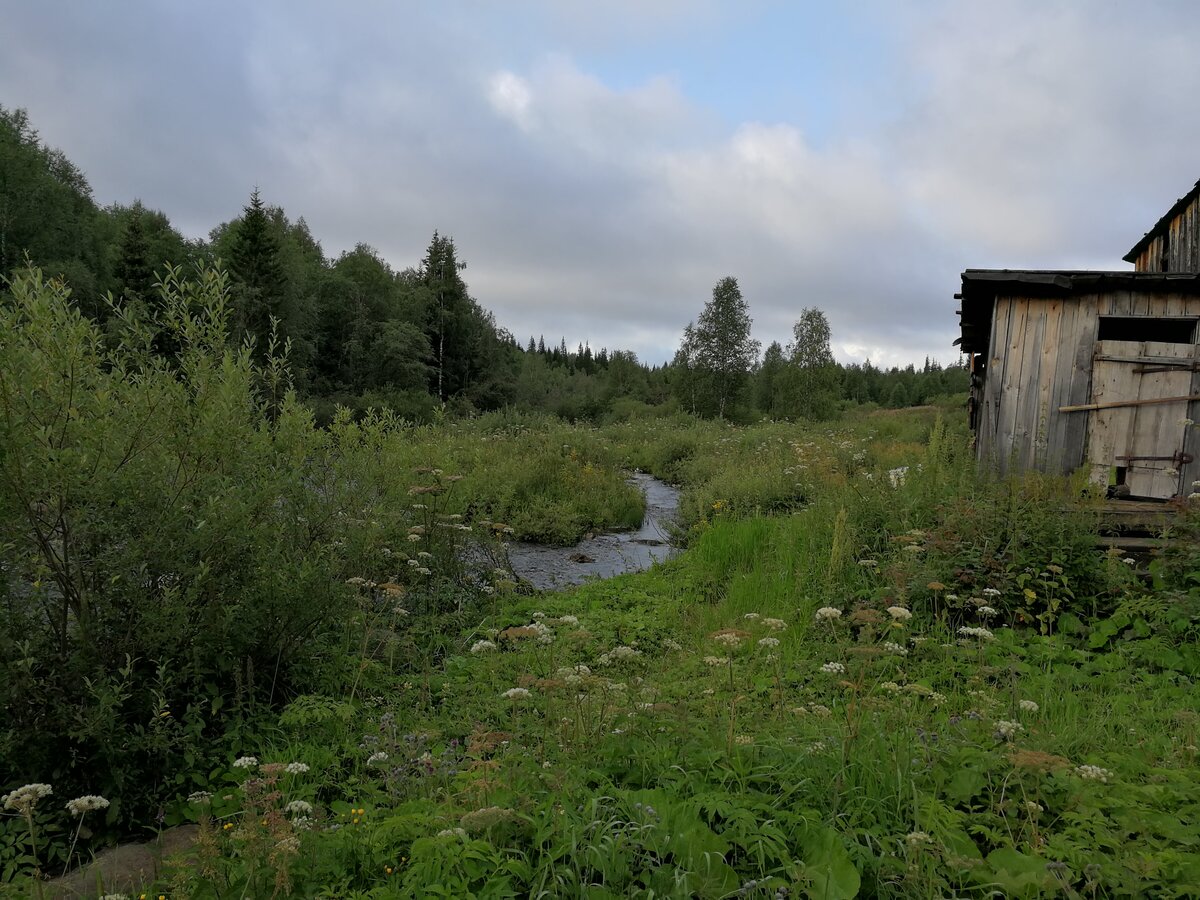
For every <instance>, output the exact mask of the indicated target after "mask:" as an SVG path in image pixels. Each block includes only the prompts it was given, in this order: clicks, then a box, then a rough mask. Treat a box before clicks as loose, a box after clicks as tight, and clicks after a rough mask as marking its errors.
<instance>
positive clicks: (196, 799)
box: [187, 791, 212, 806]
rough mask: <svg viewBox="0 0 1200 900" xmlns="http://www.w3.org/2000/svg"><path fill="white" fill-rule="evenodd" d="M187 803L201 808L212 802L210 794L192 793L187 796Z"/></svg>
mask: <svg viewBox="0 0 1200 900" xmlns="http://www.w3.org/2000/svg"><path fill="white" fill-rule="evenodd" d="M187 802H188V803H194V804H195V805H196V806H203V805H204V804H206V803H211V802H212V794H211V793H209V792H208V791H193V792H192V793H190V794H188V798H187Z"/></svg>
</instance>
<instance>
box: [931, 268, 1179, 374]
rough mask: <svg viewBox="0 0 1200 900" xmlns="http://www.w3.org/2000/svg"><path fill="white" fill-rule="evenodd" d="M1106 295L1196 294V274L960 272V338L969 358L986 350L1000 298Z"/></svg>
mask: <svg viewBox="0 0 1200 900" xmlns="http://www.w3.org/2000/svg"><path fill="white" fill-rule="evenodd" d="M1108 291H1137V292H1139V293H1146V294H1200V273H1193V272H1093V271H1081V270H1069V269H1066V270H1064V269H967V270H966V271H965V272H963V273H962V293H960V294H958V295H957V296H958V297H959V298H960V299H961V300H962V308H961V309H960V310H959V326H960V329H961V332H962V333H961V336H960V337H959V338H958V340H956V341H955V342H954V343H956V344H960V345H961V346H962V349H963V350H964V351H966V352H968V353H982V352H986V351H987V345H988V337H989V336H990V335H991V331H992V307H993V306H994V305H995V302H996V298H997V297H999V296H1009V297H1028V298H1034V299H1045V300H1062V299H1066V298H1072V297H1075V298H1079V297H1084V296H1087V295H1095V294H1100V293H1105V292H1108Z"/></svg>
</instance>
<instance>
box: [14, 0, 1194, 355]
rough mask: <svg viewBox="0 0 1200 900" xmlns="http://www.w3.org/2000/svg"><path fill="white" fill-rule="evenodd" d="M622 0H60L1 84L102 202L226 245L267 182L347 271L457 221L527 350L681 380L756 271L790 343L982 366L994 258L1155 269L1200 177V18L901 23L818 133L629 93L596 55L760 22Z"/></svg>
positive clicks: (23, 16)
mask: <svg viewBox="0 0 1200 900" xmlns="http://www.w3.org/2000/svg"><path fill="white" fill-rule="evenodd" d="M621 3H622V4H624V5H626V6H628V10H627V13H628V15H626V16H624V17H621V16H616V15H614V14H613V10H612V9H611V8H608V7H606V8H605V12H604V13H601V12H598V11H597V10H598V9H599V7H597V6H595V5H591V4H561V3H557V2H551V0H539V2H531V3H528V4H523V5H520V6H505V7H503V8H501V7H499V6H497V5H494V4H488V3H468V4H464V5H462V6H454V7H447V8H445V9H440V8H435V7H421V6H417V7H411V8H405V9H400V8H398V7H396V6H395V5H392V4H386V3H369V4H351V5H345V6H341V7H330V6H327V5H322V4H312V3H296V4H283V3H260V4H254V5H246V4H236V3H232V2H226V3H221V4H217V5H216V6H212V5H206V6H204V7H199V6H188V5H167V4H160V3H151V2H139V3H127V4H123V5H121V6H102V5H99V4H90V5H89V4H75V3H67V2H64V0H48V2H44V3H39V4H36V5H33V4H31V5H28V6H27V7H25V8H23V9H18V10H15V11H13V12H12V13H11V14H10V15H9V16H8V19H7V21H6V27H7V28H8V30H9V31H10V34H11V35H12V41H11V43H12V47H13V52H11V53H6V54H5V55H3V56H0V84H2V85H3V86H4V94H5V97H4V99H3V102H5V103H6V104H7V105H19V106H27V107H29V109H30V112H31V115H32V117H33V119H34V122H35V124H37V125H38V126H39V127H40V128H41V129H42V131H43V135H44V137H45V138H46V139H48V140H49V141H50V142H51V143H54V144H56V145H58V146H61V147H62V148H63V149H64V150H65V151H66V152H67V154H68V155H69V156H70V157H71V158H72V159H74V160H75V161H76V162H77V163H78V164H79V165H80V166H81V167H82V168H83V169H84V170H85V171H86V172H87V174H88V176H89V178H90V180H91V182H92V184H93V186H94V188H95V190H96V194H97V198H98V199H99V200H100V201H101V202H105V203H107V202H113V201H120V202H128V201H130V200H132V199H133V198H134V197H141V198H143V199H144V200H145V201H146V202H148V203H150V204H151V205H154V206H158V207H160V208H162V209H164V210H165V211H166V212H167V213H168V214H169V215H171V217H172V219H173V220H174V221H175V222H176V224H177V225H179V226H180V227H182V228H183V229H184V230H185V231H187V232H189V233H191V234H203V233H205V232H206V231H207V230H208V229H209V228H210V227H212V226H213V225H216V224H217V223H218V222H220V221H222V220H226V219H229V218H231V217H232V216H234V215H237V214H238V212H239V210H240V208H241V206H242V204H243V203H244V202H245V199H246V195H247V194H248V192H249V190H250V188H251V187H252V186H253V185H255V184H258V185H259V186H261V188H262V189H263V193H264V196H265V197H266V199H267V200H268V202H271V203H278V204H280V205H282V206H284V207H285V209H286V210H287V211H288V213H289V214H290V215H292V216H293V217H296V216H299V215H303V216H304V217H305V218H306V220H307V221H308V223H309V225H310V226H311V227H312V229H313V231H314V233H315V234H316V236H317V237H318V239H320V240H321V242H322V244H323V246H324V247H325V250H326V252H327V253H330V254H332V255H336V254H337V253H338V252H340V251H341V250H344V249H348V248H350V247H352V246H353V245H354V244H355V243H357V242H359V241H364V242H367V243H370V244H372V245H374V246H376V247H377V248H379V249H380V251H381V252H382V253H383V254H384V255H385V256H386V257H387V258H388V259H389V260H390V261H391V262H392V263H393V265H395V266H397V267H398V268H403V267H405V266H408V265H413V264H415V263H416V262H417V261H418V260H419V259H420V257H421V255H422V253H423V251H424V248H425V245H426V244H427V242H428V240H429V236H430V234H431V233H432V231H433V230H434V228H438V229H440V230H441V231H443V232H444V233H449V234H452V235H453V236H454V237H455V238H456V240H457V242H458V244H459V247H460V252H461V254H462V256H463V258H464V259H466V261H467V262H468V264H469V266H468V269H467V271H466V277H467V280H468V283H469V284H470V287H471V290H472V293H473V294H474V295H475V296H476V297H477V298H478V299H479V301H480V302H481V303H482V304H483V305H484V306H486V307H488V308H490V309H492V310H493V311H495V313H496V317H497V320H498V322H499V323H500V324H501V325H503V326H505V327H507V328H509V329H510V330H511V331H512V332H513V333H514V334H515V335H516V336H517V337H518V339H520V340H522V341H523V340H525V339H526V338H527V337H528V335H529V334H530V333H532V334H535V335H537V334H544V335H545V336H546V339H547V340H548V341H551V340H552V341H555V342H557V340H558V339H559V337H565V338H566V340H567V342H568V344H570V345H571V346H574V345H575V344H577V343H579V342H580V341H588V342H590V343H591V345H592V346H593V347H600V346H608V347H609V348H627V349H632V350H634V351H635V352H637V353H638V354H639V356H641V358H643V359H644V360H646V361H650V362H655V361H663V360H666V359H669V358H670V356H671V355H672V353H673V350H674V347H675V344H676V342H677V340H678V337H679V334H680V332H681V331H682V328H683V326H684V325H685V324H686V323H687V322H688V321H689V320H691V319H694V318H695V317H696V315H697V314H698V313H699V312H700V309H701V307H702V306H703V304H704V302H705V301H706V300H707V299H708V297H709V295H710V293H711V289H712V285H713V284H714V283H715V282H716V280H717V279H718V278H720V277H722V276H723V275H726V274H732V275H735V276H736V277H738V279H739V281H740V283H741V285H742V289H743V292H744V293H745V295H746V297H747V299H748V301H749V302H750V305H751V314H752V315H753V317H754V319H755V323H756V324H755V331H756V336H757V337H759V338H760V339H761V340H762V341H763V342H764V344H765V343H767V342H769V341H771V340H780V341H781V342H786V340H787V338H788V336H789V334H790V329H791V323H792V322H793V321H794V319H795V318H796V316H797V315H798V314H799V311H800V309H802V308H803V307H804V306H813V305H815V306H819V307H821V308H823V309H825V310H826V311H827V312H828V314H829V316H830V320H831V323H832V325H833V332H834V343H835V347H836V348H838V349H839V355H840V356H841V357H842V358H843V359H852V358H854V356H855V355H856V354H859V353H863V352H870V353H871V355H872V359H873V360H874V361H876V362H879V363H885V364H892V363H897V364H903V363H905V362H908V361H919V360H920V359H921V358H922V357H924V356H925V355H933V356H936V357H939V358H941V359H942V360H949V359H952V358H953V357H954V351H953V349H952V347H951V341H952V340H953V338H954V335H955V325H956V319H955V316H954V309H955V306H956V304H955V302H954V300H953V298H952V294H953V293H954V291H955V290H956V289H957V283H958V273H959V272H960V271H961V270H962V269H963V268H965V267H967V266H1015V267H1019V266H1070V265H1080V264H1082V265H1089V266H1112V265H1118V266H1120V265H1123V264H1121V263H1120V262H1119V257H1120V255H1121V254H1122V253H1123V252H1124V250H1125V249H1127V248H1128V247H1129V246H1130V245H1132V243H1133V242H1134V241H1135V240H1136V239H1137V238H1138V237H1139V236H1140V235H1141V233H1142V232H1143V231H1144V230H1145V229H1146V228H1147V227H1149V225H1150V224H1152V223H1153V221H1154V220H1155V219H1156V218H1157V217H1158V215H1159V214H1161V212H1162V211H1163V210H1165V208H1166V206H1167V205H1169V203H1170V202H1171V201H1172V200H1173V199H1174V198H1175V197H1176V196H1178V194H1179V193H1181V192H1182V191H1184V190H1186V188H1187V187H1188V186H1189V185H1190V184H1191V183H1192V182H1193V181H1194V180H1195V178H1196V176H1197V174H1198V173H1197V172H1196V171H1195V170H1194V166H1195V161H1194V152H1193V148H1194V147H1195V146H1196V142H1197V138H1198V137H1200V123H1198V122H1197V119H1196V117H1195V116H1194V115H1193V114H1191V113H1190V111H1189V110H1187V109H1184V108H1183V106H1182V105H1181V101H1180V99H1179V98H1180V97H1190V96H1195V95H1196V94H1197V93H1200V91H1198V90H1197V89H1198V88H1200V68H1198V67H1196V66H1194V65H1192V64H1191V63H1190V60H1191V58H1192V53H1191V48H1192V47H1194V46H1195V42H1196V38H1197V36H1198V32H1200V24H1197V23H1196V21H1195V17H1194V16H1192V15H1191V12H1190V10H1191V7H1190V6H1189V5H1187V4H1180V5H1173V4H1158V5H1155V7H1154V8H1153V9H1150V10H1149V11H1144V10H1142V5H1141V4H1111V5H1106V6H1104V7H1098V6H1097V5H1096V4H1092V3H1084V2H1075V3H1070V2H1067V3H1061V4H1054V5H1051V6H1049V7H1047V5H1046V4H1044V3H1034V2H1032V0H1007V2H998V3H992V4H988V5H987V6H986V7H985V6H983V5H974V4H961V3H951V2H949V0H945V2H933V3H927V4H921V5H918V6H907V5H906V6H904V7H898V6H896V5H894V4H884V3H878V4H876V6H875V7H874V8H873V15H874V17H875V18H876V19H877V20H878V22H879V23H880V24H879V27H881V28H886V29H889V33H890V35H891V42H892V46H893V56H892V58H889V59H884V60H881V61H879V62H878V65H877V68H878V71H877V72H876V77H877V78H878V80H879V82H880V85H879V87H878V89H877V90H875V91H874V92H872V90H870V89H868V88H867V87H865V86H862V87H847V86H836V85H835V86H832V87H831V88H830V90H832V91H834V92H835V94H836V96H838V97H841V98H845V101H844V103H843V104H842V106H841V108H839V110H838V114H837V116H836V121H837V130H836V131H834V132H832V133H828V134H823V135H821V137H820V140H819V141H815V140H813V139H812V138H810V136H809V135H807V134H806V133H805V130H804V127H803V123H799V122H788V121H763V122H744V123H742V124H741V125H740V126H736V127H733V128H729V127H728V126H726V125H724V124H723V123H722V122H721V120H720V119H719V118H718V117H717V116H716V115H715V114H714V113H713V112H712V111H711V110H707V109H705V108H704V106H703V105H702V103H701V102H700V101H698V100H697V99H696V98H694V97H691V96H689V95H688V94H687V93H686V91H685V88H684V86H682V85H681V84H679V83H677V82H676V81H675V80H673V79H672V78H670V77H668V76H666V75H661V76H651V77H647V78H646V79H645V80H644V81H643V82H642V83H640V84H637V85H634V86H632V87H622V88H620V89H617V88H614V87H612V86H610V85H608V84H605V83H604V82H603V81H602V80H601V79H600V78H599V77H597V76H596V75H595V74H594V73H591V72H589V71H588V69H587V67H586V66H584V65H582V64H580V63H578V62H577V61H576V60H577V59H578V58H579V56H580V55H583V56H586V52H585V51H586V50H587V49H588V48H592V47H597V46H604V47H613V46H623V45H626V44H629V45H635V44H636V45H638V46H649V45H650V43H651V42H652V41H653V34H654V30H655V29H656V28H662V27H668V26H669V27H673V28H680V29H695V30H697V31H698V32H699V31H703V30H705V29H712V28H718V27H719V26H720V23H721V21H722V20H723V18H724V17H728V16H732V15H736V14H737V9H738V7H737V6H735V5H732V4H731V5H722V4H717V3H706V4H705V5H704V6H703V7H699V8H698V7H697V6H695V5H694V4H691V3H683V2H676V0H665V2H662V3H656V4H647V3H642V2H637V3H635V2H633V0H621ZM573 52H574V53H576V54H577V55H572V54H573ZM1164 85H1168V86H1170V89H1169V90H1164V89H1163V86H1164Z"/></svg>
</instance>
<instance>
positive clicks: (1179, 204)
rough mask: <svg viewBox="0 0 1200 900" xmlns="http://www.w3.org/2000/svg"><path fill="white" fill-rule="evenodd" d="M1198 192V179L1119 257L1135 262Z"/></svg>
mask: <svg viewBox="0 0 1200 900" xmlns="http://www.w3.org/2000/svg"><path fill="white" fill-rule="evenodd" d="M1198 194H1200V181H1197V182H1196V183H1195V184H1194V185H1193V186H1192V189H1191V190H1190V191H1188V192H1187V193H1186V194H1184V195H1183V196H1182V197H1180V198H1179V199H1178V200H1176V201H1175V204H1174V205H1173V206H1172V207H1171V208H1170V209H1168V210H1167V212H1166V214H1165V215H1164V216H1163V217H1162V218H1161V219H1159V220H1158V221H1157V222H1155V223H1154V227H1153V228H1151V229H1150V230H1149V231H1147V232H1146V233H1145V234H1144V235H1142V239H1141V240H1140V241H1138V242H1137V243H1136V244H1134V245H1133V249H1132V250H1130V251H1129V252H1128V253H1126V254H1125V255H1124V256H1123V257H1121V258H1122V259H1123V260H1125V262H1128V263H1131V262H1137V258H1138V256H1139V255H1141V252H1142V251H1143V250H1145V249H1146V248H1147V247H1149V246H1150V242H1151V241H1152V240H1154V239H1155V238H1156V237H1158V235H1159V234H1160V233H1162V232H1163V231H1165V230H1166V228H1167V226H1168V225H1170V224H1171V220H1172V219H1173V218H1175V217H1176V216H1177V215H1179V214H1180V213H1181V212H1183V211H1184V209H1186V208H1187V205H1188V204H1189V203H1191V202H1192V201H1193V200H1195V199H1196V196H1197V195H1198Z"/></svg>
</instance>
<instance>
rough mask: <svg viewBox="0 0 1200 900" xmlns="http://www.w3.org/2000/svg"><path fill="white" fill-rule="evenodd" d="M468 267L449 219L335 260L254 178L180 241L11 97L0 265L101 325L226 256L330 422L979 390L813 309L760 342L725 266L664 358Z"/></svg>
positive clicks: (239, 327) (768, 407)
mask: <svg viewBox="0 0 1200 900" xmlns="http://www.w3.org/2000/svg"><path fill="white" fill-rule="evenodd" d="M465 265H466V264H465V262H464V260H463V258H462V255H461V254H460V252H459V248H458V247H457V246H456V245H455V243H454V240H453V238H452V237H451V236H449V235H444V234H439V233H437V232H434V234H433V236H432V238H431V239H430V242H429V245H428V247H427V249H426V251H425V255H424V256H423V258H422V259H420V260H419V261H416V262H415V264H414V265H412V266H409V267H406V268H404V269H400V270H397V269H395V268H393V266H391V265H390V264H389V263H388V262H387V261H386V260H385V259H383V258H382V257H381V256H380V254H379V253H378V251H376V250H375V249H374V248H373V247H371V246H370V245H369V244H366V243H360V244H358V245H356V246H355V247H354V249H352V250H348V251H345V252H343V253H341V254H340V255H338V256H337V257H336V258H331V257H329V256H327V255H326V253H325V252H324V250H323V249H322V247H321V245H320V243H319V242H318V241H317V239H316V238H315V237H314V236H313V234H312V232H311V231H310V230H309V227H308V225H307V224H306V223H305V221H304V218H303V217H302V216H301V217H297V218H296V219H292V218H291V217H290V216H289V215H288V214H287V213H286V212H285V211H284V209H283V208H282V207H280V206H276V205H272V204H270V203H268V202H266V201H265V200H264V198H263V197H261V196H260V194H259V192H258V191H257V189H256V190H254V191H253V192H252V193H251V194H250V196H249V200H248V202H247V203H246V205H245V207H244V208H243V209H242V210H241V211H240V213H239V214H238V215H236V216H235V217H233V218H231V219H230V220H229V221H227V222H223V223H221V224H219V225H217V226H216V227H215V228H213V229H212V231H211V232H210V233H209V235H208V237H207V238H206V239H189V238H186V237H184V236H183V235H182V234H181V233H180V232H179V230H178V229H176V228H175V227H174V226H173V225H172V224H171V221H170V219H169V218H168V216H167V215H166V214H165V213H164V212H161V211H158V210H154V209H149V208H146V207H145V206H143V204H142V203H141V202H140V201H138V200H134V201H133V202H131V203H129V204H113V205H111V206H105V207H101V206H98V205H97V204H96V202H95V200H94V199H93V196H92V191H91V187H90V185H89V184H88V181H87V178H86V177H85V175H84V173H83V172H82V171H81V170H80V169H79V168H78V167H77V166H75V165H74V164H73V163H72V162H71V161H70V160H69V159H68V158H67V156H66V155H65V154H64V153H63V152H62V151H61V150H59V149H56V148H52V147H49V146H47V145H46V144H45V143H44V142H43V141H42V140H41V138H40V136H39V134H38V132H37V131H36V130H35V129H34V127H33V125H32V124H31V122H30V120H29V117H28V114H27V113H26V112H25V111H24V110H21V109H15V110H14V109H7V108H5V107H2V106H0V276H4V277H7V276H9V275H11V274H12V273H13V272H14V271H16V270H17V269H20V268H22V267H27V266H36V267H39V268H41V269H42V270H43V271H45V272H46V273H47V275H51V276H61V277H62V278H63V279H64V280H65V281H66V282H67V284H68V285H69V286H70V287H71V289H72V296H73V298H74V300H75V302H77V303H78V304H79V307H80V309H81V310H82V311H83V312H84V313H85V314H86V315H88V316H89V317H91V318H92V319H94V320H96V321H98V322H101V323H105V322H107V321H108V320H109V319H110V317H111V314H112V307H111V303H113V302H116V303H121V304H125V305H127V306H130V307H133V308H134V309H135V310H138V311H140V312H141V313H142V314H144V316H145V317H146V318H148V319H150V320H151V321H154V320H155V319H156V318H157V317H160V316H161V315H162V314H163V308H162V306H161V302H162V301H161V296H160V291H159V289H158V287H157V285H158V283H159V282H160V280H161V279H162V277H163V274H164V273H165V272H166V270H167V267H168V266H174V267H179V268H182V269H183V270H184V272H185V273H187V272H190V271H194V270H195V269H197V268H199V269H204V268H212V267H216V266H220V267H221V268H223V269H225V270H226V271H227V272H228V275H229V283H230V293H231V298H230V299H231V306H232V310H233V314H234V316H233V318H234V333H235V336H236V338H237V339H240V340H243V341H245V340H250V341H253V342H254V345H255V348H256V353H257V354H258V355H259V356H260V358H261V357H262V356H264V355H265V354H266V353H267V352H268V349H269V348H270V347H271V346H272V342H275V346H276V348H281V347H283V346H285V345H286V346H287V348H288V358H289V364H290V365H289V368H290V372H291V376H292V379H293V384H294V387H295V389H296V391H297V392H298V394H299V395H300V396H301V397H303V398H305V400H306V402H308V403H309V405H311V406H312V407H313V408H314V410H315V411H316V414H317V418H318V421H328V420H329V419H330V417H331V416H332V414H333V410H334V409H335V407H336V406H337V405H343V406H347V407H349V408H351V409H352V410H355V411H363V410H366V409H367V408H371V407H386V408H389V409H391V410H393V411H395V412H396V413H397V414H399V415H400V416H403V417H405V418H408V419H410V420H413V421H419V422H420V421H430V420H432V419H433V418H435V416H437V415H439V414H440V413H442V412H444V413H446V414H449V415H468V414H471V413H474V412H482V411H489V410H496V409H502V408H515V409H520V410H525V411H531V412H544V413H549V414H553V415H557V416H559V417H562V418H564V419H568V420H590V421H600V420H606V419H616V418H628V417H631V416H638V415H655V414H657V413H660V412H669V411H674V410H677V409H678V410H683V411H687V412H692V413H696V414H698V415H704V416H719V417H722V418H731V419H739V420H748V419H755V418H760V417H762V416H771V417H775V418H808V419H822V418H829V417H832V416H834V415H836V414H837V413H838V412H839V411H840V410H841V409H843V408H845V407H846V406H848V405H857V404H867V403H874V404H879V405H882V406H889V407H904V406H913V405H920V404H923V403H925V402H926V401H927V400H929V399H930V398H932V397H935V396H941V395H945V394H951V393H957V392H960V391H965V390H966V387H967V381H968V376H967V373H966V371H965V369H964V368H962V367H961V366H958V365H953V366H948V367H942V366H941V365H940V364H938V363H937V362H936V361H931V360H928V359H927V360H926V361H925V363H924V365H923V366H919V367H918V366H912V365H910V366H907V367H905V368H891V369H881V368H878V367H876V366H873V365H872V364H871V363H870V362H869V361H868V362H865V363H863V364H852V365H843V364H839V363H837V362H835V361H834V359H833V357H832V354H831V353H830V352H829V339H830V334H829V328H828V322H827V320H826V319H825V317H824V314H823V313H822V312H821V311H820V309H819V308H817V307H815V306H814V307H810V308H806V309H804V311H803V313H801V314H800V318H799V319H798V320H797V323H796V327H795V334H794V340H793V341H792V342H791V343H789V344H788V345H787V346H786V347H785V346H783V345H781V344H779V343H772V344H771V345H770V346H768V347H767V349H766V351H765V352H764V353H763V354H761V356H760V354H759V352H758V350H759V348H758V345H757V343H755V342H752V341H750V340H749V331H748V329H749V321H750V320H749V314H748V307H747V306H746V304H745V301H744V300H742V298H741V294H740V291H739V290H738V288H737V283H736V281H735V280H734V279H732V278H722V279H721V280H720V281H718V283H717V287H716V288H715V289H714V296H713V300H712V301H710V303H709V304H708V305H706V306H705V308H704V312H702V313H701V314H700V317H699V319H698V320H697V322H696V323H695V324H694V325H689V326H688V327H687V328H686V329H684V332H683V337H682V339H681V343H680V349H679V352H678V353H677V354H676V357H675V359H674V360H673V361H672V362H671V363H670V364H667V365H646V364H644V363H642V362H641V361H639V360H638V358H637V357H636V355H635V354H633V353H631V352H629V351H624V350H611V349H608V348H600V349H599V350H593V348H591V347H590V346H589V345H587V344H577V345H576V346H574V347H570V346H568V345H567V343H566V340H565V339H563V338H558V339H557V340H554V339H551V340H549V341H548V340H547V338H546V336H545V335H537V336H529V337H528V339H524V340H519V339H518V338H517V337H516V336H514V335H513V334H511V333H510V332H509V331H507V330H506V329H504V328H503V327H502V326H500V325H499V324H498V323H497V322H496V320H495V317H494V316H493V315H492V313H491V312H489V311H488V310H487V309H486V308H485V307H484V306H482V305H481V304H480V303H479V302H478V301H477V300H476V299H475V298H473V297H472V296H471V295H470V292H469V290H468V287H467V283H466V280H465V278H464V275H463V270H464V269H465ZM698 300H699V298H698ZM730 304H732V305H730ZM697 305H698V306H699V305H700V304H699V302H698V304H697ZM730 315H732V318H730V317H729V316H730ZM722 317H724V318H722ZM730 328H733V329H734V332H732V333H731V332H729V331H728V329H730ZM740 329H744V333H742V332H741V331H740ZM160 349H161V350H162V352H164V353H167V354H169V353H170V352H171V349H172V348H171V347H169V346H165V345H164V346H162V347H161V348H160Z"/></svg>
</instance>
